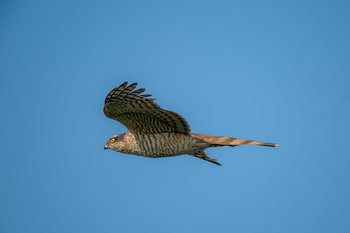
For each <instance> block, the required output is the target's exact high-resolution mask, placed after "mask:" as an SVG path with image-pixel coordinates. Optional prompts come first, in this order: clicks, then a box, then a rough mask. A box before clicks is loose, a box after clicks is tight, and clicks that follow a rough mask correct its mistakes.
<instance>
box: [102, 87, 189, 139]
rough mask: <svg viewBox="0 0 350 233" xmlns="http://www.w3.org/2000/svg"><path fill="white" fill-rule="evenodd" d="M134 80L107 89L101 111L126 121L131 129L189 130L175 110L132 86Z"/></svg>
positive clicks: (179, 131)
mask: <svg viewBox="0 0 350 233" xmlns="http://www.w3.org/2000/svg"><path fill="white" fill-rule="evenodd" d="M136 86H137V83H133V84H130V85H128V83H127V82H125V83H123V84H122V85H120V86H119V87H116V88H114V89H113V90H112V91H111V92H109V93H108V95H107V97H106V100H105V106H104V109H103V111H104V114H105V115H106V116H107V117H109V118H111V119H114V120H117V121H119V122H120V123H122V124H123V125H125V126H126V127H127V128H128V130H129V131H130V132H132V133H142V134H154V133H171V132H173V133H182V134H189V133H190V127H189V125H188V123H187V122H186V120H185V119H184V118H183V117H182V116H180V115H179V114H177V113H176V112H172V111H168V110H165V109H162V108H161V107H160V106H159V105H158V104H157V103H156V102H155V101H154V99H152V98H149V97H150V96H151V95H149V94H142V93H143V92H144V91H145V89H144V88H140V89H137V90H135V88H136Z"/></svg>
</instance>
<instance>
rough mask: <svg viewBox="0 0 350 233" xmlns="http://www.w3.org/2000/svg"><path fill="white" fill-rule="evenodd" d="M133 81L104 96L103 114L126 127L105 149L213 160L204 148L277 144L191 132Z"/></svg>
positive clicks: (177, 117)
mask: <svg viewBox="0 0 350 233" xmlns="http://www.w3.org/2000/svg"><path fill="white" fill-rule="evenodd" d="M136 86H137V83H132V84H130V85H128V82H124V83H123V84H121V85H120V86H118V87H116V88H114V89H113V90H112V91H110V92H109V93H108V95H107V97H106V99H105V105H104V109H103V111H104V114H105V115H106V116H107V117H108V118H111V119H113V120H116V121H119V122H120V123H122V124H123V125H124V126H125V127H126V128H127V129H128V131H127V132H126V133H123V134H117V135H114V136H113V137H111V138H110V139H109V140H108V141H107V143H106V144H105V146H104V148H105V149H111V150H114V151H118V152H122V153H125V154H133V155H140V156H144V157H150V158H160V157H169V156H177V155H183V154H188V155H191V156H194V157H197V158H200V159H203V160H206V161H209V162H212V163H214V164H217V165H220V166H221V164H220V163H219V162H218V161H217V160H216V159H213V158H210V157H209V156H208V155H207V154H206V153H205V149H207V148H210V147H218V146H231V147H234V146H241V145H258V146H271V147H275V146H277V144H275V143H269V142H258V141H253V140H246V139H239V138H232V137H223V136H209V135H205V134H198V133H192V132H191V130H190V126H189V125H188V123H187V121H186V120H185V119H184V118H183V117H182V116H180V115H179V114H178V113H176V112H172V111H169V110H165V109H163V108H161V107H160V106H159V105H158V104H157V103H156V102H155V101H154V100H155V99H152V98H150V96H151V95H149V94H143V92H144V91H145V89H144V88H140V89H136V90H135V88H136Z"/></svg>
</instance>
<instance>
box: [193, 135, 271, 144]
mask: <svg viewBox="0 0 350 233" xmlns="http://www.w3.org/2000/svg"><path fill="white" fill-rule="evenodd" d="M192 137H195V138H198V139H201V140H203V141H205V142H206V143H209V144H211V145H212V146H242V145H258V146H271V147H275V146H278V144H276V143H270V142H258V141H254V140H247V139H240V138H231V137H223V136H209V135H205V134H196V133H192Z"/></svg>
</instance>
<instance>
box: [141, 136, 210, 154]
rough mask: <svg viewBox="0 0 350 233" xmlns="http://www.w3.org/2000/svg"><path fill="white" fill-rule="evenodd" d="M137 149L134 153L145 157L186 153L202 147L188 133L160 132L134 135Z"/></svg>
mask: <svg viewBox="0 0 350 233" xmlns="http://www.w3.org/2000/svg"><path fill="white" fill-rule="evenodd" d="M135 139H136V142H137V146H138V148H137V150H136V151H135V153H134V154H137V155H141V156H145V157H154V158H156V157H169V156H177V155H181V154H187V153H191V152H194V151H198V150H200V149H203V146H204V147H205V145H200V144H198V143H196V142H195V140H194V139H193V138H192V137H191V136H190V135H184V134H176V133H160V134H150V135H138V136H136V137H135Z"/></svg>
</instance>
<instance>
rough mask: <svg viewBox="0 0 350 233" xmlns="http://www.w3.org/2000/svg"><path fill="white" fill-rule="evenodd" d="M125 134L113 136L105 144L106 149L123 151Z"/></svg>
mask: <svg viewBox="0 0 350 233" xmlns="http://www.w3.org/2000/svg"><path fill="white" fill-rule="evenodd" d="M123 138H124V137H123V135H121V134H117V135H114V136H113V137H111V138H110V139H109V140H108V141H107V142H106V144H105V146H104V149H105V150H106V149H110V150H116V151H122V149H123V147H124V141H123Z"/></svg>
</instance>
